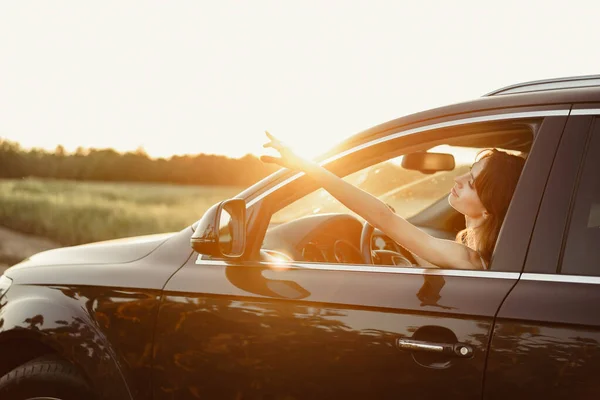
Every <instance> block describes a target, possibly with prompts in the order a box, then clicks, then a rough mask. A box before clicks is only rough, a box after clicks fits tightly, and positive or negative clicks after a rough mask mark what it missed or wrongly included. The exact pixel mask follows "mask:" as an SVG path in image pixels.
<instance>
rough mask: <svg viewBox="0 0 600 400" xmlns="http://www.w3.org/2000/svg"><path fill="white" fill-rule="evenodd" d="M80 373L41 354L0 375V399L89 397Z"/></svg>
mask: <svg viewBox="0 0 600 400" xmlns="http://www.w3.org/2000/svg"><path fill="white" fill-rule="evenodd" d="M93 398H94V395H93V394H92V391H91V390H90V388H89V386H88V384H87V383H86V381H85V379H84V378H83V376H82V375H81V374H80V373H79V371H78V370H77V368H75V366H73V365H72V364H71V363H69V362H67V361H65V360H62V359H60V358H58V357H56V356H43V357H40V358H36V359H35V360H32V361H29V362H27V363H26V364H23V365H21V366H19V367H17V368H15V369H13V370H12V371H10V372H9V373H8V374H6V375H4V376H3V377H2V378H0V399H10V400H34V399H52V400H55V399H56V400H76V399H77V400H79V399H93Z"/></svg>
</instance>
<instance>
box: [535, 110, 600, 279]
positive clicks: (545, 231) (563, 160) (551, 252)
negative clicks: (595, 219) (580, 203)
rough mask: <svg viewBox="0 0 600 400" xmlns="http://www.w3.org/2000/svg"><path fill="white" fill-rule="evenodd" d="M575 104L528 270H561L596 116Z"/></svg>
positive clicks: (546, 194) (538, 222) (538, 223)
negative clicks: (584, 160)
mask: <svg viewBox="0 0 600 400" xmlns="http://www.w3.org/2000/svg"><path fill="white" fill-rule="evenodd" d="M577 110H578V109H577V108H574V109H573V111H572V113H571V115H570V116H569V120H568V121H567V125H566V126H565V131H564V133H563V135H562V137H561V141H560V144H559V147H558V149H557V151H556V156H555V160H554V163H553V167H552V170H551V171H550V176H549V177H548V182H547V185H546V188H545V189H544V196H543V199H542V204H541V205H540V210H539V215H538V218H537V220H536V226H535V228H534V231H533V235H532V239H531V244H530V248H529V251H528V255H527V260H526V263H525V268H524V272H525V273H527V274H538V275H540V274H542V275H545V274H549V275H554V274H559V273H560V271H559V268H560V265H561V258H562V253H563V247H564V244H565V242H566V236H567V230H568V227H569V225H570V215H571V212H572V210H571V208H572V205H573V201H574V196H575V194H576V191H577V187H578V184H577V181H578V176H579V174H580V170H581V168H582V159H583V158H584V156H585V146H586V143H587V141H588V138H589V135H590V133H591V132H590V130H591V127H592V126H591V123H592V120H593V117H592V116H588V115H585V114H582V113H581V112H578V111H577Z"/></svg>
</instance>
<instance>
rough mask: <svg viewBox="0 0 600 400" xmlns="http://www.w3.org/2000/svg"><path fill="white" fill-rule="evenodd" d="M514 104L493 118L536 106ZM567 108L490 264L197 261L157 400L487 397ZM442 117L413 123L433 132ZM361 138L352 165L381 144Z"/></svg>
mask: <svg viewBox="0 0 600 400" xmlns="http://www.w3.org/2000/svg"><path fill="white" fill-rule="evenodd" d="M502 112H504V113H505V114H504V115H500V116H499V115H490V116H489V118H490V120H498V119H503V118H504V119H510V118H511V117H513V118H518V117H519V116H522V117H525V116H527V117H531V116H532V113H531V111H529V113H528V114H519V113H516V114H510V113H509V112H507V111H502ZM562 114H563V112H562V111H561V112H557V111H556V110H549V111H548V115H555V116H549V117H547V118H545V119H544V121H543V123H542V126H541V128H540V130H539V134H538V136H537V139H536V141H535V143H534V146H533V149H532V151H531V153H530V154H529V160H528V161H527V165H530V166H531V167H526V169H525V171H524V173H523V175H522V176H521V181H520V182H521V183H520V184H519V186H518V188H517V192H516V193H515V197H514V200H513V205H511V210H512V209H514V210H516V211H514V212H513V211H509V214H508V216H507V220H506V222H505V225H506V231H507V232H508V233H507V235H509V236H506V235H505V234H504V233H503V234H502V235H501V239H500V241H505V242H506V243H507V244H506V245H504V246H501V245H500V243H501V242H499V246H498V250H497V252H496V254H495V256H494V257H495V258H494V260H493V262H492V265H491V268H492V271H469V270H439V269H422V268H399V267H393V266H392V267H390V266H374V265H344V264H331V263H303V262H284V263H277V262H272V263H268V262H260V261H227V260H210V259H207V257H203V256H200V257H199V258H198V259H197V260H192V261H190V262H189V263H188V264H186V265H185V266H184V267H183V268H181V269H180V270H179V271H178V272H177V273H176V274H175V275H174V276H173V277H172V278H171V279H170V280H169V282H168V283H167V285H166V286H165V290H164V295H163V298H162V304H161V308H160V312H159V318H158V323H157V328H156V335H155V347H154V375H153V387H154V398H156V399H195V398H209V399H332V398H369V399H376V398H377V399H386V398H390V399H391V398H394V399H395V398H398V397H400V396H401V397H407V398H423V399H427V398H440V397H450V398H460V399H479V398H480V397H481V394H482V378H483V372H484V368H485V360H486V355H487V346H488V340H489V334H490V332H491V329H492V325H493V319H494V316H495V314H496V312H497V310H498V308H499V306H500V304H501V302H502V300H503V299H504V298H505V296H506V295H507V293H508V292H509V291H510V289H511V288H512V287H513V286H514V284H515V282H516V281H517V279H518V276H519V273H518V272H516V271H519V270H520V269H521V268H522V265H523V262H524V256H525V253H524V249H526V247H524V246H521V248H515V247H511V246H510V245H511V243H512V242H511V240H516V241H517V243H522V242H523V241H525V240H527V239H528V238H529V235H530V234H531V230H532V229H533V222H534V216H535V214H536V213H537V209H538V206H539V201H540V199H541V195H542V191H543V188H544V185H545V176H546V175H547V174H548V172H549V170H550V166H551V163H552V160H553V157H554V149H555V148H556V146H557V145H558V141H559V138H560V135H561V133H562V129H563V127H564V123H565V120H566V117H565V116H561V115H562ZM544 115H545V114H544V112H541V113H539V116H544ZM477 118H478V119H477V121H478V122H481V121H482V120H485V119H486V117H482V116H478V117H477ZM436 122H438V121H433V122H432V128H428V127H427V126H423V127H420V128H419V129H416V130H413V131H412V132H413V133H414V134H417V133H419V132H425V133H427V134H431V133H432V131H433V130H434V129H440V128H441V127H442V125H443V123H437V124H436ZM445 123H455V124H456V122H455V121H452V120H450V121H448V120H446V122H445ZM433 133H435V132H433ZM434 136H435V135H434ZM381 142H382V141H381V139H378V142H377V143H381ZM361 146H362V147H361V148H362V149H364V150H360V151H357V152H355V153H352V154H350V155H348V156H347V157H349V159H348V161H349V163H350V164H352V163H359V162H361V157H363V156H364V155H365V154H367V153H366V152H369V151H371V152H376V151H374V150H377V149H369V146H368V145H364V144H363V145H361ZM301 183H302V182H301ZM300 188H301V186H299V187H298V188H296V189H297V190H300ZM290 190H293V189H290ZM267 193H269V194H266V195H265V196H264V197H263V198H262V199H261V200H259V201H252V202H250V203H249V204H250V206H249V208H248V214H249V215H250V216H257V215H258V216H261V215H262V218H266V219H267V220H268V217H269V214H268V213H269V212H270V211H269V210H268V208H269V207H268V205H267V204H268V201H269V199H270V196H273V195H275V193H276V191H274V190H272V189H267ZM261 207H263V208H262V209H261ZM521 212H525V213H528V214H531V215H532V216H531V218H523V216H522V215H521V214H519V213H521ZM251 218H252V217H251ZM258 219H259V220H260V219H261V217H258ZM260 225H261V224H260V223H256V224H254V225H252V224H251V225H250V226H249V228H248V229H249V230H248V232H249V236H252V235H253V229H258V228H256V227H258V226H260ZM255 226H256V227H255ZM505 236H506V237H505ZM509 239H510V240H509ZM516 247H518V246H516Z"/></svg>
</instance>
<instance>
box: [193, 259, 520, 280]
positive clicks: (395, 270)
mask: <svg viewBox="0 0 600 400" xmlns="http://www.w3.org/2000/svg"><path fill="white" fill-rule="evenodd" d="M196 264H197V265H215V266H222V267H227V266H230V265H239V264H235V263H228V262H226V261H220V260H201V259H200V257H199V258H198V259H197V260H196ZM248 267H249V268H253V267H268V268H271V269H273V270H290V269H293V270H314V271H344V272H378V273H384V274H406V275H437V276H458V277H463V278H491V279H512V280H517V279H518V278H519V275H520V273H519V272H495V271H482V270H467V269H438V268H402V267H382V266H377V265H363V264H321V263H303V262H285V261H284V262H266V261H262V262H259V263H256V264H255V265H252V266H250V265H249V266H248Z"/></svg>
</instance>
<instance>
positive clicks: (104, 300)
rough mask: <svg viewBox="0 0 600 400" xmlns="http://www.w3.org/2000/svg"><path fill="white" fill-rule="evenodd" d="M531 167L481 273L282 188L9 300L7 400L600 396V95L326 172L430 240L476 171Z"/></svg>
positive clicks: (21, 273)
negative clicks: (502, 156)
mask: <svg viewBox="0 0 600 400" xmlns="http://www.w3.org/2000/svg"><path fill="white" fill-rule="evenodd" d="M491 147H494V148H501V149H505V150H507V151H511V152H514V153H516V154H519V155H522V156H523V157H526V163H525V168H524V170H523V173H522V175H521V177H520V180H519V183H518V186H517V189H516V191H515V194H514V197H513V200H512V203H511V205H510V208H509V211H508V214H507V217H506V219H505V221H504V224H503V227H502V230H501V233H500V237H499V239H498V242H497V245H496V248H495V251H494V254H493V258H492V262H491V265H490V269H489V270H481V271H474V270H462V269H438V268H433V267H431V268H423V267H419V266H416V265H415V262H414V261H415V260H414V259H412V256H411V254H410V253H408V252H407V251H405V250H404V249H403V248H402V247H400V246H398V245H397V244H396V243H394V242H393V241H392V240H390V239H389V238H388V237H387V236H386V235H384V234H383V233H382V232H380V231H378V230H376V229H373V228H372V227H370V225H368V224H366V223H364V221H363V220H362V219H361V218H360V217H358V216H356V215H354V214H352V213H351V212H350V211H348V210H346V209H344V208H343V207H342V206H341V205H340V203H338V202H337V201H335V200H334V199H333V198H332V197H331V196H329V195H328V193H327V192H325V191H323V190H322V189H319V188H318V187H317V186H316V184H315V183H314V182H313V181H312V180H311V179H310V178H309V177H307V176H305V175H304V174H302V173H297V172H294V171H290V170H287V169H282V170H280V171H278V172H276V173H274V174H273V175H271V176H269V177H268V178H266V179H264V180H262V181H261V182H259V183H257V184H255V185H254V186H252V187H250V188H248V189H247V190H245V191H243V192H242V193H240V194H239V195H238V196H236V198H234V199H230V200H226V201H224V202H222V203H219V204H216V205H215V206H213V207H212V208H211V209H210V210H209V211H207V212H206V214H205V215H204V216H203V217H202V219H201V220H200V221H198V222H196V223H195V224H193V225H191V226H189V227H187V228H186V229H184V230H182V231H181V232H178V233H171V234H163V235H153V236H146V237H139V238H132V239H130V240H118V241H109V242H102V243H95V244H89V245H83V246H75V247H70V248H62V249H56V250H51V251H47V252H44V253H40V254H37V255H35V256H33V257H31V258H29V259H27V260H25V261H24V262H22V263H20V264H18V265H16V266H13V267H12V268H10V269H8V270H7V271H6V272H5V274H4V276H2V277H1V278H0V296H1V298H0V376H2V378H1V379H0V399H2V400H4V399H19V400H20V399H33V398H52V399H62V400H68V399H92V398H95V399H111V400H121V399H135V400H137V399H156V400H163V399H182V400H183V399H215V400H216V399H232V400H233V399H272V400H276V399H277V400H284V399H286V400H292V399H294V400H300V399H328V400H330V399H397V398H407V399H412V398H419V399H433V398H435V399H437V398H443V399H448V398H456V399H482V398H484V399H495V398H498V399H506V398H511V399H516V398H527V399H534V398H544V399H551V398H569V399H571V398H572V399H576V398H577V399H591V398H598V396H600V379H598V376H599V374H600V344H599V341H600V312H599V311H598V309H597V308H596V306H598V305H599V304H600V175H599V172H600V76H588V77H577V78H565V79H558V80H551V81H538V82H530V83H526V84H519V85H515V86H511V87H508V88H504V89H501V90H498V91H496V92H493V93H490V94H489V95H486V96H483V97H482V98H478V99H475V100H473V101H470V102H466V103H461V104H455V105H450V106H447V107H442V108H438V109H434V110H430V111H426V112H422V113H418V114H414V115H409V116H406V117H402V118H399V119H397V120H394V121H390V122H387V123H384V124H382V125H379V126H376V127H374V128H372V129H369V130H367V131H365V132H361V133H359V134H357V135H355V136H352V137H350V138H349V139H347V140H346V141H344V142H343V143H341V144H340V145H339V146H337V147H336V148H335V149H333V150H331V151H329V152H328V153H326V154H324V155H323V156H322V157H321V158H319V161H320V162H321V164H322V165H324V166H326V168H328V169H329V170H331V171H332V172H334V173H336V174H338V175H339V176H344V177H345V178H344V179H347V180H348V181H350V182H352V183H354V184H356V185H358V186H360V187H362V188H363V189H365V190H367V191H369V192H370V193H372V194H374V195H375V196H377V197H379V198H380V199H382V200H383V201H385V202H386V203H388V204H389V205H390V206H391V207H393V208H394V209H395V212H396V213H398V214H400V215H402V216H404V217H406V218H407V219H409V221H411V222H412V223H413V224H415V225H417V226H418V227H420V228H421V229H423V230H425V231H427V232H429V233H430V234H432V235H434V236H436V237H441V238H448V239H454V237H455V236H456V234H457V232H459V231H460V230H461V229H462V228H464V224H465V221H464V217H463V216H462V215H460V214H458V213H457V212H456V211H454V210H453V209H452V208H451V207H450V206H449V205H448V202H447V195H448V192H449V191H450V188H451V187H452V185H453V177H454V176H455V175H456V174H459V173H462V171H464V170H465V168H468V165H469V164H470V163H471V162H472V161H473V158H474V155H475V154H477V152H478V151H479V150H481V149H485V148H491Z"/></svg>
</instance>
